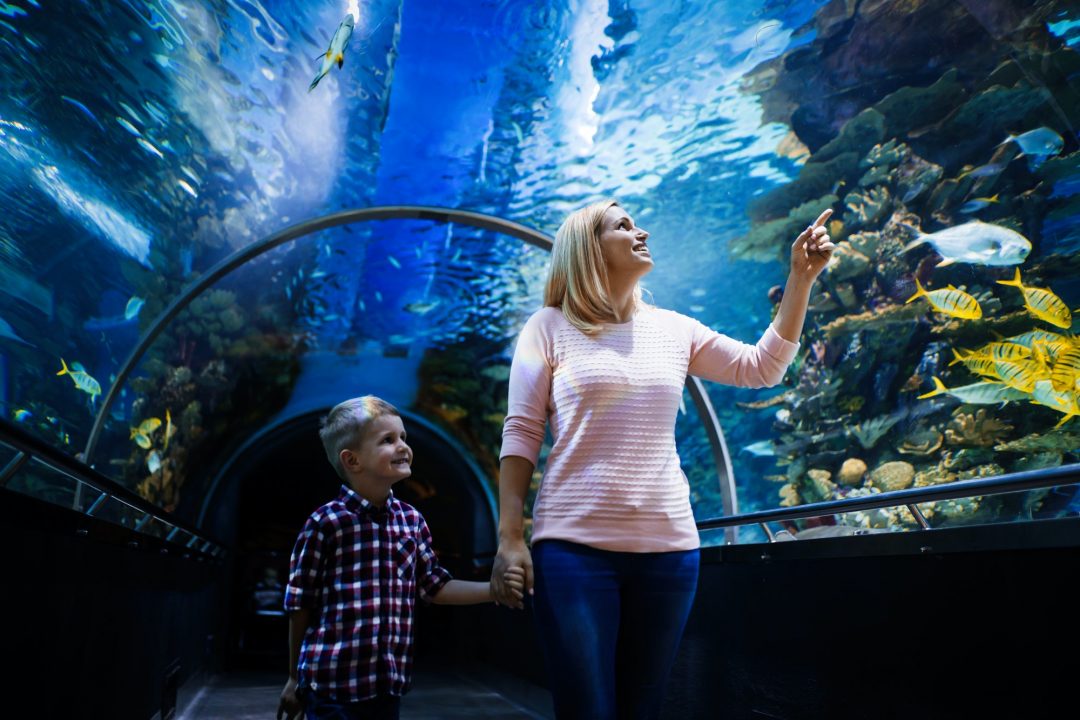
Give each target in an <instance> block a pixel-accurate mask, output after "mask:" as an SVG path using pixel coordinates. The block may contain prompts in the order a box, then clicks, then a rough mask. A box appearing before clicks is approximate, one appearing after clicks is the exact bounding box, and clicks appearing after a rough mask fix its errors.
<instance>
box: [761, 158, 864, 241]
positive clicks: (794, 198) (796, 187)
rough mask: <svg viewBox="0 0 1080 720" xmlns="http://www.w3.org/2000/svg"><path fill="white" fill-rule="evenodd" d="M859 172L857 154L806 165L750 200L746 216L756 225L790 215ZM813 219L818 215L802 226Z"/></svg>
mask: <svg viewBox="0 0 1080 720" xmlns="http://www.w3.org/2000/svg"><path fill="white" fill-rule="evenodd" d="M858 169H859V155H858V154H856V153H844V154H842V155H840V156H839V157H836V158H833V159H831V160H829V161H828V162H821V161H817V160H814V161H811V162H808V163H806V164H805V165H803V166H802V169H801V170H799V177H797V178H795V179H794V180H792V181H791V182H789V183H787V184H786V185H781V186H780V187H778V188H776V189H775V190H771V191H770V192H767V193H765V194H764V195H762V196H761V197H759V198H755V199H754V200H751V201H750V204H749V205H748V206H747V209H746V214H747V216H749V218H750V219H751V220H752V221H753V222H755V223H762V222H766V221H768V220H775V219H777V218H783V217H785V216H787V215H789V214H790V213H791V210H792V208H795V207H798V206H799V205H802V204H804V203H807V202H811V201H813V200H816V199H817V198H820V197H822V196H823V195H828V194H830V193H832V192H835V191H834V190H833V188H834V187H835V186H836V184H837V182H838V181H839V180H843V179H845V178H848V177H854V176H855V175H856V173H857V172H858ZM819 214H820V213H819ZM815 218H817V215H815V216H814V217H812V218H810V220H809V221H808V222H807V223H805V225H809V224H810V223H811V222H813V221H814V219H815ZM805 225H804V227H805ZM800 229H801V228H800Z"/></svg>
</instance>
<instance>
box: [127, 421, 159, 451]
mask: <svg viewBox="0 0 1080 720" xmlns="http://www.w3.org/2000/svg"><path fill="white" fill-rule="evenodd" d="M159 427H161V420H160V419H159V418H147V419H146V420H143V421H142V422H141V423H139V427H133V428H131V439H132V440H134V441H135V444H136V445H138V446H139V447H141V448H142V449H143V450H149V449H150V445H151V442H150V437H151V436H152V435H153V434H154V432H155V431H156V430H157V429H158V428H159Z"/></svg>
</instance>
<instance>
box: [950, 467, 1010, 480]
mask: <svg viewBox="0 0 1080 720" xmlns="http://www.w3.org/2000/svg"><path fill="white" fill-rule="evenodd" d="M1004 474H1005V468H1003V467H1001V466H1000V465H998V464H997V463H986V464H984V465H977V466H975V467H973V468H970V469H968V470H964V471H962V472H961V473H960V474H959V475H958V477H957V479H959V480H978V479H979V478H988V477H997V476H998V475H1004Z"/></svg>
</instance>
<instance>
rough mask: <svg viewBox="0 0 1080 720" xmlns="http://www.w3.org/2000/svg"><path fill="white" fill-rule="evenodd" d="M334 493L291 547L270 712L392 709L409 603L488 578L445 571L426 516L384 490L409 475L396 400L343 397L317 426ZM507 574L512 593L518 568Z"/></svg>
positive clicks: (470, 592) (445, 596)
mask: <svg viewBox="0 0 1080 720" xmlns="http://www.w3.org/2000/svg"><path fill="white" fill-rule="evenodd" d="M319 437H320V438H321V439H322V442H323V447H324V448H325V449H326V455H327V457H328V458H329V460H330V464H331V465H333V466H334V469H335V470H337V473H338V475H339V476H341V478H342V479H343V480H344V481H345V482H344V484H343V485H342V487H341V492H340V494H339V495H338V497H337V498H336V499H335V500H332V501H330V502H328V503H326V504H325V505H323V506H322V507H320V508H319V509H317V510H316V511H315V512H314V513H312V514H311V516H310V517H308V519H307V522H306V523H305V524H304V529H303V531H301V533H300V537H299V538H298V539H297V541H296V547H295V548H294V549H293V553H292V559H291V561H290V569H289V583H288V585H287V586H286V591H285V609H286V610H287V611H289V612H290V616H289V666H290V669H289V680H288V682H287V683H286V684H285V689H284V690H283V691H282V693H281V701H280V703H279V705H278V712H277V717H278V720H281V718H282V717H283V716H284V717H287V718H288V720H293V718H295V717H299V715H300V712H301V698H302V704H303V705H304V706H306V709H307V716H308V718H316V717H334V718H343V719H348V718H357V719H359V718H364V719H366V718H380V719H381V718H393V719H395V720H396V718H397V717H398V708H399V704H400V700H401V696H402V695H404V694H405V693H406V692H407V691H408V689H409V686H410V682H411V675H412V642H413V628H412V626H413V606H414V604H415V599H416V596H417V594H419V596H420V599H422V600H424V601H426V602H435V603H438V604H445V605H469V604H476V603H484V602H491V601H492V599H493V596H492V592H491V587H490V583H482V582H467V581H462V580H453V579H451V578H450V574H449V573H448V572H447V571H446V570H444V569H443V568H442V567H441V566H440V565H439V561H438V558H436V556H435V553H434V551H433V550H432V549H431V533H430V532H429V530H428V527H427V523H425V522H424V518H423V517H422V516H421V515H420V513H419V512H417V511H416V509H415V508H413V507H412V506H410V505H408V504H406V503H403V502H401V501H400V500H398V499H396V498H395V497H394V495H393V493H392V492H391V491H390V488H391V486H392V485H393V484H394V483H396V482H397V481H398V480H402V479H404V478H407V477H409V475H411V474H412V470H411V468H410V463H411V462H412V450H411V449H410V448H409V446H408V445H406V444H405V427H404V425H403V424H402V422H401V416H400V415H399V414H398V411H397V410H396V409H395V408H394V406H392V405H390V404H389V403H387V402H385V401H383V400H380V399H379V398H377V397H374V396H372V395H367V396H364V397H361V398H354V399H352V400H346V401H345V402H343V403H341V404H339V405H337V406H336V407H335V408H334V409H333V410H331V411H330V414H329V415H328V416H327V417H325V418H323V422H322V427H321V429H320V430H319ZM506 581H507V582H508V583H510V584H511V585H513V586H514V587H515V588H516V590H517V594H518V595H519V596H520V595H521V588H522V587H524V577H523V576H522V575H521V574H520V570H518V571H517V572H516V573H513V574H510V573H508V574H507V575H506Z"/></svg>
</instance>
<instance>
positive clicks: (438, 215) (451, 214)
mask: <svg viewBox="0 0 1080 720" xmlns="http://www.w3.org/2000/svg"><path fill="white" fill-rule="evenodd" d="M372 220H430V221H433V222H439V223H459V224H461V225H468V226H470V227H476V228H480V229H481V230H490V231H492V232H497V233H500V234H503V235H509V236H510V237H514V238H517V239H518V240H522V241H523V242H526V243H529V244H530V245H533V246H535V247H538V248H541V249H543V250H546V251H548V252H551V248H552V244H553V240H552V239H551V237H550V236H548V235H545V234H544V233H542V232H540V231H539V230H534V229H533V228H530V227H526V226H525V225H521V224H519V223H516V222H513V221H511V220H506V219H503V218H499V217H496V216H493V215H486V214H484V213H477V212H470V211H468V210H457V209H454V208H442V207H430V206H426V205H382V206H377V207H370V208H360V209H354V210H343V211H341V212H338V213H333V214H331V215H323V216H322V217H317V218H313V219H311V220H305V221H303V222H300V223H297V224H296V225H291V226H289V227H287V228H285V229H284V230H281V231H279V232H277V233H274V234H273V235H270V236H269V237H267V238H264V239H262V240H259V241H258V242H255V243H252V244H251V245H248V246H247V247H245V248H242V249H241V250H238V251H237V252H235V253H233V254H232V255H229V256H228V257H226V258H224V259H222V260H221V261H220V262H218V263H217V264H216V265H214V266H213V267H211V268H210V269H209V270H207V271H206V272H205V273H204V274H202V275H201V276H200V277H199V278H198V279H197V280H196V281H195V282H193V283H192V284H191V285H189V286H188V287H187V288H186V289H185V290H184V291H183V292H181V293H180V295H178V296H177V297H176V298H175V299H174V300H173V301H172V302H171V303H170V304H169V306H168V307H166V308H165V309H164V310H163V311H162V312H161V314H160V315H158V316H157V318H155V319H154V322H153V323H151V324H150V327H149V328H147V330H146V332H145V333H143V336H142V337H141V338H139V342H138V344H136V346H135V348H134V349H132V351H131V353H130V354H129V355H128V357H127V359H126V360H125V361H124V363H123V365H121V366H120V371H119V372H118V373H117V374H116V379H115V380H114V381H113V383H112V385H111V386H110V387H109V391H108V392H107V393H106V394H105V398H104V400H103V401H102V403H101V409H100V410H98V414H97V417H96V418H94V425H93V427H92V428H91V430H90V437H89V438H88V439H87V441H86V448H85V449H84V450H83V461H84V462H85V463H86V464H87V465H91V460H92V458H93V453H94V449H95V447H96V446H97V441H98V437H99V436H100V435H101V430H102V428H103V427H104V425H105V420H106V418H108V416H109V409H110V408H111V407H112V404H113V402H114V401H115V400H116V397H117V394H118V393H119V390H120V388H121V387H123V386H124V384H125V383H126V382H127V379H128V376H129V375H130V374H131V372H132V371H133V370H134V369H135V366H136V365H137V364H138V362H139V361H140V360H141V359H142V357H143V355H145V354H146V351H147V350H148V349H149V348H150V346H151V345H152V344H153V342H154V341H155V340H156V339H157V338H158V336H159V335H161V333H162V332H163V331H164V330H165V327H166V326H167V325H168V324H169V323H170V322H171V321H172V320H173V319H174V318H175V317H176V316H177V315H179V314H180V312H181V311H182V310H184V308H186V307H187V306H188V305H190V304H191V302H192V301H193V300H194V299H195V298H196V297H198V296H199V295H200V294H201V293H202V292H203V291H204V290H206V289H207V288H209V287H211V286H212V285H214V284H215V283H216V282H217V281H218V280H220V279H221V278H223V277H225V276H226V275H228V274H229V273H231V272H232V271H233V270H236V269H237V268H239V267H240V266H242V265H244V264H246V263H247V262H248V261H250V260H253V259H254V258H256V257H258V256H260V255H262V254H263V253H266V252H269V251H270V250H273V249H274V248H276V247H278V246H279V245H283V244H285V243H287V242H291V241H292V240H296V239H298V238H301V237H303V236H305V235H311V234H313V233H317V232H319V231H321V230H328V229H330V228H334V227H337V226H339V225H347V224H349V223H356V222H369V221H372ZM686 388H687V390H689V392H690V397H691V398H692V399H693V401H694V406H695V407H696V408H697V411H698V416H699V418H700V420H701V422H702V423H703V424H704V426H705V431H706V434H707V435H708V437H709V444H710V446H711V448H712V453H713V460H714V461H715V463H716V473H717V476H718V477H717V480H718V482H719V485H720V495H721V498H722V501H723V508H724V514H725V515H728V516H731V515H734V514H736V513H737V512H738V499H737V497H736V494H735V476H734V473H733V472H732V468H731V458H730V455H729V454H728V451H727V444H726V443H725V442H724V433H723V431H722V430H721V429H720V422H719V420H718V419H717V417H716V412H715V410H714V409H713V406H712V403H711V402H710V401H709V396H708V395H707V394H706V392H705V386H704V385H703V384H702V382H701V380H699V379H698V378H696V377H690V376H688V377H687V378H686ZM727 532H728V537H727V539H728V541H729V542H733V541H734V539H735V538H734V528H729V529H728V530H727Z"/></svg>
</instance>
